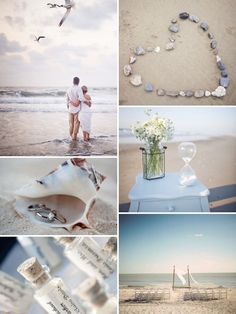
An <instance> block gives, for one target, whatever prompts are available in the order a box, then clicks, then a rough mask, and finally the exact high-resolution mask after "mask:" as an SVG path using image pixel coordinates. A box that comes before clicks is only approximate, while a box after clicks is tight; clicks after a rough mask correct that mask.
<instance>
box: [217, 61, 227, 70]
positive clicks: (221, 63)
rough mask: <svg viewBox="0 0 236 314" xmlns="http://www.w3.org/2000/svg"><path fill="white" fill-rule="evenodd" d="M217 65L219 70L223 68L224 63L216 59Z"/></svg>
mask: <svg viewBox="0 0 236 314" xmlns="http://www.w3.org/2000/svg"><path fill="white" fill-rule="evenodd" d="M217 66H218V68H219V69H220V70H221V71H223V70H225V65H224V63H223V62H222V61H218V62H217Z"/></svg>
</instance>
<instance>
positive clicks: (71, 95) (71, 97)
mask: <svg viewBox="0 0 236 314" xmlns="http://www.w3.org/2000/svg"><path fill="white" fill-rule="evenodd" d="M79 82H80V79H79V78H78V77H74V78H73V86H72V87H70V88H68V90H67V92H66V103H67V109H68V112H69V131H70V136H71V139H72V140H77V135H78V131H79V125H80V122H79V112H80V110H81V102H82V101H86V100H85V98H84V95H83V92H82V89H81V87H80V86H79Z"/></svg>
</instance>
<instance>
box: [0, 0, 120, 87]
mask: <svg viewBox="0 0 236 314" xmlns="http://www.w3.org/2000/svg"><path fill="white" fill-rule="evenodd" d="M48 2H50V1H44V0H37V1H32V0H10V1H9V0H1V1H0V86H68V85H69V84H70V83H71V80H72V78H73V77H74V76H79V77H80V78H81V80H82V81H83V83H84V84H86V85H88V86H91V87H96V86H98V87H100V86H111V87H116V85H117V84H116V67H117V62H116V59H117V55H116V47H117V16H116V11H117V9H116V6H117V3H116V0H86V1H80V0H75V3H76V7H75V9H72V10H71V13H70V14H69V16H68V18H67V19H66V21H65V22H64V24H63V25H62V26H61V27H58V24H59V22H60V20H61V18H62V16H63V15H64V13H65V9H64V8H57V9H50V8H49V7H48V6H47V3H48ZM52 3H58V4H64V1H63V0H58V1H52ZM34 35H36V36H39V35H44V36H46V39H42V40H41V41H40V43H38V42H35V41H34Z"/></svg>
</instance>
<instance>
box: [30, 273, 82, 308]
mask: <svg viewBox="0 0 236 314" xmlns="http://www.w3.org/2000/svg"><path fill="white" fill-rule="evenodd" d="M35 299H36V300H37V301H38V303H39V304H40V305H41V306H42V307H43V308H44V309H45V310H46V311H47V312H48V313H49V314H65V313H67V314H78V313H80V314H84V313H85V312H84V310H83V309H82V307H80V306H79V305H78V304H77V303H76V301H74V300H73V299H72V297H71V294H70V292H69V290H68V288H67V287H66V285H65V284H64V282H63V281H62V280H61V279H58V278H54V279H52V280H51V281H50V282H49V283H48V284H47V285H46V286H44V287H42V288H41V289H40V290H38V291H37V292H36V294H35Z"/></svg>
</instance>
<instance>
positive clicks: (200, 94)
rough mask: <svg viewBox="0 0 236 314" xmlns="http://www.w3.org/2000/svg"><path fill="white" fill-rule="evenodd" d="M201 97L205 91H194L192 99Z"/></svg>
mask: <svg viewBox="0 0 236 314" xmlns="http://www.w3.org/2000/svg"><path fill="white" fill-rule="evenodd" d="M203 96H205V91H204V90H202V89H199V90H196V91H195V93H194V97H196V98H201V97H203Z"/></svg>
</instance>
